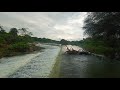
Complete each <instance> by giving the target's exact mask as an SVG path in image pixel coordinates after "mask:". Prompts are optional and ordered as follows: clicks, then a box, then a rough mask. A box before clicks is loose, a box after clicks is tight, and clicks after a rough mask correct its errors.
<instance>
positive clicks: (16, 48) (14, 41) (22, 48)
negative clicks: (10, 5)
mask: <svg viewBox="0 0 120 90" xmlns="http://www.w3.org/2000/svg"><path fill="white" fill-rule="evenodd" d="M31 35H32V33H31V32H28V30H27V29H26V28H21V29H17V28H11V29H10V31H9V32H8V33H7V32H6V30H4V28H3V26H0V58H1V57H5V56H14V55H20V54H23V53H29V52H32V51H35V50H40V49H41V48H40V47H37V46H36V45H35V44H33V42H34V40H33V38H32V37H31Z"/></svg>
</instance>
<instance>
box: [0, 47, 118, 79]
mask: <svg viewBox="0 0 120 90" xmlns="http://www.w3.org/2000/svg"><path fill="white" fill-rule="evenodd" d="M41 46H42V47H45V48H46V49H44V50H43V51H42V52H36V53H32V54H26V55H21V56H14V57H8V58H2V59H0V78H49V74H50V73H51V71H52V68H53V66H54V64H55V62H56V57H57V56H58V53H59V51H60V47H59V46H53V45H41ZM68 47H69V48H70V47H71V45H69V46H68ZM72 48H74V49H76V50H79V49H80V50H82V48H80V47H78V46H72ZM65 51H66V47H62V55H61V57H62V59H61V65H60V78H120V61H115V60H108V59H101V58H98V57H95V56H92V55H67V54H63V53H64V52H65Z"/></svg>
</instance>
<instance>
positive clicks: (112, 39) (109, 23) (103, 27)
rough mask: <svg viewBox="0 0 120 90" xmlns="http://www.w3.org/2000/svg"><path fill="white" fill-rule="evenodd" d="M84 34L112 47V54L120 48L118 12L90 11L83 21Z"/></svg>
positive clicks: (119, 13)
mask: <svg viewBox="0 0 120 90" xmlns="http://www.w3.org/2000/svg"><path fill="white" fill-rule="evenodd" d="M83 29H84V30H85V34H87V35H88V36H90V37H92V38H97V39H98V40H100V39H101V40H103V41H104V43H105V44H106V45H107V46H108V47H111V48H113V51H114V54H116V53H118V52H119V51H118V50H117V49H118V48H120V43H119V42H120V12H90V13H88V16H87V18H86V19H85V21H84V27H83Z"/></svg>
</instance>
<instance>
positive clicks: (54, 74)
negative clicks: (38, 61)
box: [49, 47, 62, 78]
mask: <svg viewBox="0 0 120 90" xmlns="http://www.w3.org/2000/svg"><path fill="white" fill-rule="evenodd" d="M61 50H62V47H61ZM61 50H60V52H59V54H58V56H57V58H56V63H55V64H54V67H53V69H52V72H51V73H50V75H49V77H50V78H59V75H60V63H61Z"/></svg>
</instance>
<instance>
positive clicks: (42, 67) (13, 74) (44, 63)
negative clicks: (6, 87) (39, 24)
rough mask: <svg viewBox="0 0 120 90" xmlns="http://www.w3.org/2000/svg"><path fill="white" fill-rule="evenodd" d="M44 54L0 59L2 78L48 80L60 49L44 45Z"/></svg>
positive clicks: (0, 76)
mask: <svg viewBox="0 0 120 90" xmlns="http://www.w3.org/2000/svg"><path fill="white" fill-rule="evenodd" d="M42 47H45V49H44V50H43V51H42V52H37V53H33V54H26V55H21V56H14V57H8V58H2V59H0V78H47V77H49V74H50V72H51V71H52V68H53V66H54V63H55V62H56V61H55V59H56V57H57V55H58V53H59V51H60V47H58V46H51V45H42Z"/></svg>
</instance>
